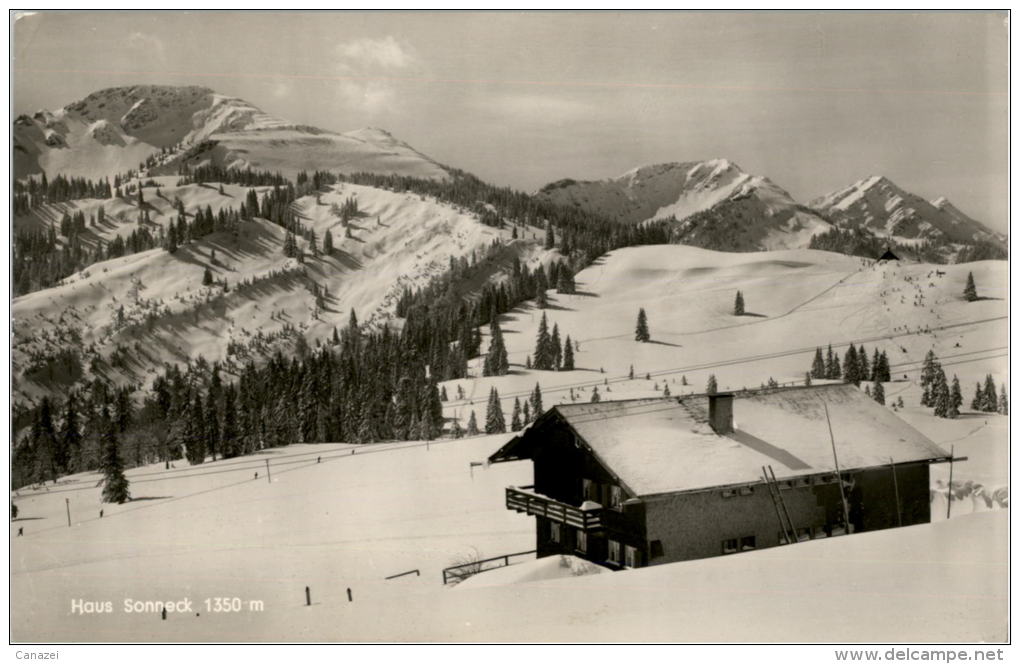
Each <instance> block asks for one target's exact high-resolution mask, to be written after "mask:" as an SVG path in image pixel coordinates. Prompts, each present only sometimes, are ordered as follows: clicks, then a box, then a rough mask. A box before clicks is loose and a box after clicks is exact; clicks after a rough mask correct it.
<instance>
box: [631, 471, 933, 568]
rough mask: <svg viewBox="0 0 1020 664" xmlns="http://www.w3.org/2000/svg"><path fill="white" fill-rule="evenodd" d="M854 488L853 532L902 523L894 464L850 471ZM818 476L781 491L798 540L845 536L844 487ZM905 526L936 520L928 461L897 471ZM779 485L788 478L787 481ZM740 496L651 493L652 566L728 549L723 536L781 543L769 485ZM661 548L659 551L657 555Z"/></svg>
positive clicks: (648, 507)
mask: <svg viewBox="0 0 1020 664" xmlns="http://www.w3.org/2000/svg"><path fill="white" fill-rule="evenodd" d="M844 476H845V477H847V478H849V479H851V480H852V482H853V489H852V490H848V492H847V502H848V503H849V511H850V522H851V523H852V524H853V525H854V528H853V531H854V532H864V531H868V530H879V529H882V528H892V527H896V526H897V525H898V519H897V514H896V487H895V486H894V484H893V476H892V470H891V469H890V468H875V469H869V470H862V471H855V472H850V473H844ZM829 479H830V481H820V480H819V478H813V479H812V480H811V482H812V483H811V484H809V485H806V486H805V485H804V484H803V483H802V482H793V486H790V487H788V488H787V487H785V486H784V488H783V489H782V490H781V495H782V498H783V502H784V503H785V505H786V511H787V512H789V514H790V519H791V520H792V521H793V525H794V528H795V529H796V530H797V536H798V539H801V540H803V539H808V538H810V539H815V538H818V537H823V536H831V535H832V534H834V533H835V534H839V533H840V532H841V530H842V524H843V522H844V518H843V504H842V499H841V497H840V492H839V485H838V484H837V483H836V482H835V481H831V480H834V476H831V477H830V478H829ZM896 480H897V482H898V484H899V497H900V507H901V510H902V512H901V516H902V519H903V525H905V526H906V525H912V524H916V523H927V522H928V521H929V520H930V502H929V489H928V466H927V464H913V465H910V466H900V467H897V469H896ZM781 484H785V483H783V482H781ZM747 490H750V493H747V494H746V495H741V491H739V490H738V491H737V492H736V495H733V496H732V497H724V491H723V490H721V489H712V490H708V491H700V492H692V493H681V494H670V495H665V496H659V497H649V498H646V499H645V503H646V510H647V535H646V537H647V547H646V554H647V555H648V557H647V558H646V560H647V561H648V564H652V565H654V564H660V563H669V562H676V561H679V560H693V559H696V558H708V557H712V556H718V555H726V554H725V551H724V542H726V541H727V540H733V539H736V540H737V541H738V544H739V543H740V541H741V540H742V539H743V538H746V537H754V548H756V549H761V548H766V547H770V546H777V545H779V544H782V543H783V541H782V537H783V536H782V527H781V525H780V521H779V517H778V516H777V515H776V508H775V506H774V503H773V501H772V498H771V497H770V495H769V491H768V487H767V486H766V485H765V484H764V483H760V484H756V485H753V486H751V487H746V488H745V489H744V492H745V493H746V492H747ZM659 551H661V553H662V555H661V556H655V555H654V553H657V552H659Z"/></svg>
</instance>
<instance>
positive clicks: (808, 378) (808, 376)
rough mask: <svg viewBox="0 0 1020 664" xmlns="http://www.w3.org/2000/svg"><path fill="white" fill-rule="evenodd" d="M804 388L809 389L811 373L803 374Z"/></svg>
mask: <svg viewBox="0 0 1020 664" xmlns="http://www.w3.org/2000/svg"><path fill="white" fill-rule="evenodd" d="M804 386H805V387H811V372H810V371H805V372H804Z"/></svg>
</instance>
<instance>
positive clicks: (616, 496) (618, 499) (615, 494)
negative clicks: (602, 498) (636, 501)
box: [609, 484, 623, 508]
mask: <svg viewBox="0 0 1020 664" xmlns="http://www.w3.org/2000/svg"><path fill="white" fill-rule="evenodd" d="M622 502H623V491H622V490H621V489H620V487H618V486H616V485H615V484H614V485H613V486H611V487H610V488H609V506H610V507H613V508H619V507H620V504H621V503H622Z"/></svg>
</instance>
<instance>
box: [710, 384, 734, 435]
mask: <svg viewBox="0 0 1020 664" xmlns="http://www.w3.org/2000/svg"><path fill="white" fill-rule="evenodd" d="M708 423H709V425H711V427H712V430H713V431H715V432H716V433H717V434H719V435H720V436H724V435H726V434H728V433H730V432H731V431H733V395H732V394H730V393H723V394H710V395H708Z"/></svg>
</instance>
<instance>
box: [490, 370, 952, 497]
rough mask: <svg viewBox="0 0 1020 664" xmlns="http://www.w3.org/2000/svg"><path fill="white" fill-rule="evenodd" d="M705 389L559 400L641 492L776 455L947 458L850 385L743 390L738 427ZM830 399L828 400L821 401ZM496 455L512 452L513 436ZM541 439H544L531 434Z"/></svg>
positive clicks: (810, 466)
mask: <svg viewBox="0 0 1020 664" xmlns="http://www.w3.org/2000/svg"><path fill="white" fill-rule="evenodd" d="M708 401H709V398H708V397H707V396H692V397H682V398H669V397H667V398H655V399H636V400H629V401H604V402H600V403H587V404H568V405H557V406H555V407H554V408H553V409H552V410H551V411H550V413H549V414H548V415H547V417H555V416H557V415H558V416H559V417H561V418H562V419H563V420H565V421H566V422H567V423H568V424H569V425H570V426H571V427H572V428H573V429H574V431H576V432H577V434H578V436H579V437H580V438H581V439H582V441H583V443H584V444H586V445H587V446H588V447H589V448H590V449H591V451H592V452H593V453H594V455H595V456H596V457H597V458H598V459H599V460H600V461H601V462H602V464H603V465H605V466H606V468H607V469H608V470H610V471H611V472H612V473H613V474H615V475H616V476H617V477H618V478H619V479H620V481H621V482H622V483H623V484H624V485H625V486H626V487H627V488H628V489H629V490H630V491H632V492H633V493H634V494H635V495H638V496H647V495H654V494H662V493H674V492H680V491H690V490H697V489H705V488H709V487H715V486H727V485H733V484H742V483H748V482H756V481H759V480H760V478H761V474H762V471H761V469H762V466H768V465H771V466H772V469H773V471H774V472H775V474H776V477H777V479H780V480H781V479H783V478H790V477H797V476H802V475H814V474H819V473H825V472H832V471H833V470H835V465H834V463H833V455H832V443H831V442H830V439H829V427H828V424H827V422H826V417H825V405H827V406H828V411H829V417H830V419H831V422H832V435H833V438H834V439H835V445H836V452H837V454H838V456H839V466H840V470H849V469H855V468H867V467H872V466H880V465H887V464H889V463H890V461H892V462H893V463H897V464H899V463H908V462H913V461H927V460H932V459H942V458H947V457H948V456H949V455H948V454H947V453H946V452H945V451H944V450H942V449H941V448H939V447H938V446H937V445H935V443H933V442H932V441H931V440H929V439H928V438H927V437H925V436H924V435H923V434H921V433H920V432H919V431H917V430H916V429H914V428H913V427H911V426H910V425H909V424H907V423H906V422H904V421H903V420H901V419H900V418H899V417H897V416H896V415H895V414H894V413H892V412H891V411H889V410H888V409H887V408H885V407H883V406H881V405H879V404H878V403H876V402H875V401H873V400H872V399H871V398H870V397H868V396H867V395H865V394H864V393H863V392H862V391H861V390H859V389H857V388H856V387H854V386H853V385H848V384H837V385H823V386H817V387H804V388H792V389H778V390H768V391H763V392H751V393H737V394H735V395H734V402H733V431H732V432H731V433H728V434H725V435H719V434H717V433H715V431H714V430H713V429H712V428H711V427H710V426H709V424H708ZM823 404H825V405H823ZM534 429H535V426H534V425H532V428H531V429H529V431H526V432H525V433H524V434H522V435H521V436H520V437H518V438H517V439H515V440H514V441H511V443H509V444H508V445H507V446H505V447H504V449H503V450H500V451H499V452H497V453H496V454H495V455H493V457H492V460H494V461H496V460H500V459H501V458H503V459H509V458H512V457H513V456H514V455H513V450H512V446H513V445H514V444H515V441H516V442H518V443H519V442H524V441H526V439H527V438H528V437H529V436H528V434H529V433H530V432H531V431H533V430H534ZM529 442H532V443H533V444H538V445H540V444H541V441H540V440H536V441H529Z"/></svg>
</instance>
